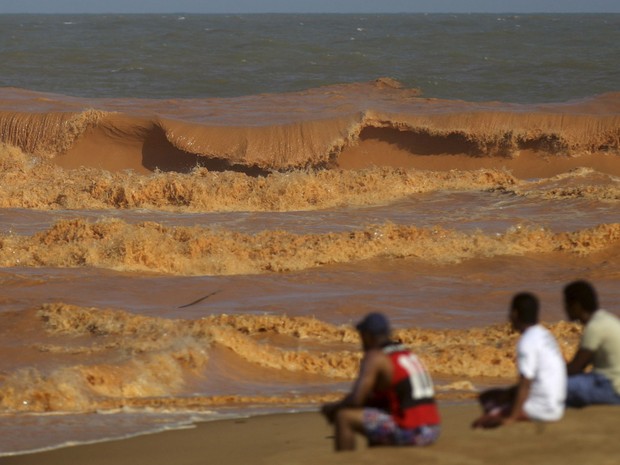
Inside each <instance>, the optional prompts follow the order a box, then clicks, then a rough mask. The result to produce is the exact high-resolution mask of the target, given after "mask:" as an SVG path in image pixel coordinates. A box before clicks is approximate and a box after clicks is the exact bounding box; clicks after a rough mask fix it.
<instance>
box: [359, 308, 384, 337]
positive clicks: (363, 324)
mask: <svg viewBox="0 0 620 465" xmlns="http://www.w3.org/2000/svg"><path fill="white" fill-rule="evenodd" d="M355 328H356V329H357V330H358V331H359V332H360V333H368V334H373V335H381V334H385V335H388V334H390V323H389V322H388V319H387V318H386V317H385V315H383V314H382V313H377V312H373V313H369V314H368V315H366V316H365V317H364V319H363V320H362V321H360V322H359V323H358V324H356V325H355Z"/></svg>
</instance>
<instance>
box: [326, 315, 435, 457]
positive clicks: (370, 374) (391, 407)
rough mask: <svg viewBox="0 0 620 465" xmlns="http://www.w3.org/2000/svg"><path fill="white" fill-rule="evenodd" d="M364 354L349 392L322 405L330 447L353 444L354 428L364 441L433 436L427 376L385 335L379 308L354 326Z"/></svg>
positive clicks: (408, 442) (418, 442)
mask: <svg viewBox="0 0 620 465" xmlns="http://www.w3.org/2000/svg"><path fill="white" fill-rule="evenodd" d="M356 328H357V330H358V331H359V334H360V337H361V339H362V346H363V350H364V356H363V358H362V362H361V366H360V371H359V375H358V378H357V380H356V381H355V383H354V385H353V388H352V390H351V392H350V393H349V394H348V395H347V396H345V397H344V398H343V399H342V400H340V401H338V402H333V403H329V404H326V405H324V406H323V408H322V413H323V415H325V417H326V418H327V420H328V421H329V422H330V423H333V424H334V426H335V433H336V434H335V449H336V450H337V451H342V450H353V449H354V448H355V434H356V433H359V434H362V435H364V436H365V437H366V438H367V439H368V444H369V445H370V446H378V445H395V446H423V445H429V444H432V443H433V442H435V441H436V440H437V438H438V436H439V431H440V429H439V412H438V410H437V405H436V403H435V399H434V388H433V382H432V380H431V377H430V376H429V374H428V372H427V370H426V368H425V367H424V365H423V364H422V362H421V361H420V360H419V359H418V357H416V356H415V355H414V354H413V353H411V352H410V351H409V350H407V348H405V347H404V346H403V345H400V344H397V343H395V342H392V341H391V340H390V326H389V323H388V320H387V319H386V317H385V316H383V315H382V314H380V313H370V314H368V315H367V316H366V317H365V318H364V319H363V320H362V321H361V322H360V323H359V324H358V325H357V326H356Z"/></svg>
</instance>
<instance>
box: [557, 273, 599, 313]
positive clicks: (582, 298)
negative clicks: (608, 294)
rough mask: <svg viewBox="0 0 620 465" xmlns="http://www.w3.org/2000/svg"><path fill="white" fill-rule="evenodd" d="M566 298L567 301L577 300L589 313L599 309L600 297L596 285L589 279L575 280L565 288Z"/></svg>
mask: <svg viewBox="0 0 620 465" xmlns="http://www.w3.org/2000/svg"><path fill="white" fill-rule="evenodd" d="M564 300H565V301H566V302H567V303H573V302H576V303H578V304H579V305H581V308H583V309H584V310H585V311H586V312H588V313H593V312H595V311H596V310H598V297H597V296H596V291H595V290H594V286H592V284H590V283H589V282H587V281H583V280H579V281H573V282H572V283H570V284H568V285H567V286H566V287H565V288H564Z"/></svg>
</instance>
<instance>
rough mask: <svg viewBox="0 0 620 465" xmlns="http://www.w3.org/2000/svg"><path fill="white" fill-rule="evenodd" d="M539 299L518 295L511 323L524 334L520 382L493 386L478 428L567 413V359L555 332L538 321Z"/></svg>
mask: <svg viewBox="0 0 620 465" xmlns="http://www.w3.org/2000/svg"><path fill="white" fill-rule="evenodd" d="M538 307H539V305H538V299H537V298H536V297H535V296H534V295H533V294H529V293H521V294H517V295H516V296H515V297H514V298H513V300H512V304H511V307H510V317H509V318H510V322H511V324H512V327H513V329H514V330H515V331H518V332H519V333H520V334H521V337H520V338H519V341H518V343H517V369H518V371H519V381H518V383H517V384H516V385H515V386H512V387H509V388H503V389H490V390H488V391H485V392H483V393H482V394H481V395H480V397H479V401H480V404H481V406H482V409H483V414H482V416H481V417H480V418H478V419H477V420H476V421H474V422H473V424H472V427H474V428H493V427H496V426H500V425H503V424H504V425H505V424H509V423H513V422H515V421H523V420H541V421H555V420H559V419H560V418H562V416H563V414H564V400H565V396H566V362H565V360H564V358H563V357H562V353H561V351H560V348H559V347H558V344H557V341H556V340H555V338H554V337H553V335H552V334H551V333H550V332H549V331H548V330H547V329H545V328H544V327H543V326H541V325H540V324H538Z"/></svg>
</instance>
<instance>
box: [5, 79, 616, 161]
mask: <svg viewBox="0 0 620 465" xmlns="http://www.w3.org/2000/svg"><path fill="white" fill-rule="evenodd" d="M386 82H387V83H388V84H389V85H386ZM66 100H67V101H66V102H63V101H62V98H60V100H58V101H57V102H55V105H53V107H55V108H66V110H67V111H64V112H62V111H55V112H49V113H46V112H40V113H31V112H21V113H20V112H0V142H3V143H6V144H10V145H14V146H17V147H19V148H21V149H22V150H24V151H26V152H27V153H30V154H45V155H53V156H55V159H56V161H57V163H58V164H60V165H61V166H64V167H78V166H87V167H97V166H98V167H103V168H105V169H109V170H125V169H134V170H137V171H140V172H143V173H144V172H148V171H154V170H156V169H160V170H164V171H169V170H170V171H182V172H187V171H190V170H191V169H192V168H193V167H195V166H196V165H201V166H206V167H208V168H209V169H218V170H222V169H224V170H226V169H234V168H236V169H239V170H243V171H246V172H251V171H254V172H256V170H259V171H260V170H266V171H271V170H276V171H278V170H280V171H281V170H290V169H304V168H319V167H333V166H337V165H338V161H339V157H340V155H341V154H342V152H343V151H346V149H347V148H350V147H354V146H356V145H358V144H359V143H360V142H361V141H363V140H364V139H366V138H374V139H379V140H383V141H387V142H389V143H390V144H392V145H397V146H399V147H401V148H403V149H405V150H406V151H407V152H408V153H410V154H411V155H440V154H464V155H467V156H470V157H474V158H484V157H493V158H497V157H499V158H502V157H514V156H518V155H519V153H520V152H521V151H524V150H528V151H534V152H536V153H538V154H539V155H540V158H541V160H540V161H541V163H543V162H544V160H543V159H544V158H545V157H549V156H550V157H558V156H559V157H564V156H566V155H575V156H580V155H583V154H590V153H614V154H616V155H617V154H618V151H619V150H620V138H619V128H620V116H618V108H620V94H619V93H609V94H606V95H601V96H596V97H592V98H590V99H586V100H584V101H580V102H567V103H563V104H546V105H516V104H506V103H501V102H487V103H475V102H464V101H447V100H437V99H426V98H422V97H420V96H419V95H418V92H417V91H415V90H412V89H404V88H400V87H399V86H398V85H396V84H390V83H389V82H388V81H387V80H383V81H376V82H368V83H357V84H350V85H341V86H328V87H325V88H317V89H310V90H308V91H304V92H297V93H290V94H277V95H262V96H250V97H244V98H237V99H234V98H233V99H212V100H200V99H198V100H189V99H188V100H186V101H180V100H179V101H174V102H169V101H159V102H158V101H152V100H145V101H141V100H137V99H127V100H126V101H123V100H120V101H119V100H106V99H100V100H97V101H95V100H93V101H89V102H86V101H85V102H84V105H91V106H92V105H95V108H96V109H94V110H93V109H85V110H81V111H76V106H77V107H78V108H79V102H75V101H74V100H71V99H69V98H67V99H66ZM205 115H207V116H205ZM209 115H210V116H209ZM615 165H616V166H617V165H618V163H617V162H616V163H615ZM616 169H617V168H616Z"/></svg>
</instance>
